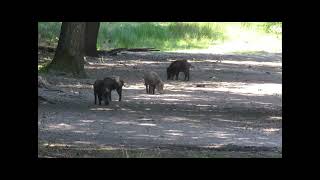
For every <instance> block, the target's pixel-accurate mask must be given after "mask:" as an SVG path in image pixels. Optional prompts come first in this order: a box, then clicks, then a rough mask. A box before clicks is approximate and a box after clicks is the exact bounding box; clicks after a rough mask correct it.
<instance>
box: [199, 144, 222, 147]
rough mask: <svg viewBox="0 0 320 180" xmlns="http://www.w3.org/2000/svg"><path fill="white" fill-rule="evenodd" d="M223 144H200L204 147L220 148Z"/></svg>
mask: <svg viewBox="0 0 320 180" xmlns="http://www.w3.org/2000/svg"><path fill="white" fill-rule="evenodd" d="M223 145H224V144H215V145H209V146H201V147H204V148H220V147H222V146H223Z"/></svg>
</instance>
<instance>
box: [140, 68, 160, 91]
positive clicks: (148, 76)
mask: <svg viewBox="0 0 320 180" xmlns="http://www.w3.org/2000/svg"><path fill="white" fill-rule="evenodd" d="M144 84H145V86H146V91H147V94H154V90H155V88H157V90H158V92H159V93H160V94H163V93H164V92H163V87H164V84H163V82H162V80H161V78H160V77H159V75H158V74H157V73H156V72H153V71H150V72H145V73H144Z"/></svg>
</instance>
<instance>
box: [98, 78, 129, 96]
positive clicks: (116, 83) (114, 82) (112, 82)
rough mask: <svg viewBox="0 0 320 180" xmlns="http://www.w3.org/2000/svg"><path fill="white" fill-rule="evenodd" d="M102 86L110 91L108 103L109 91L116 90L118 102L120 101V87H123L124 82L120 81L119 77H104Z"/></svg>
mask: <svg viewBox="0 0 320 180" xmlns="http://www.w3.org/2000/svg"><path fill="white" fill-rule="evenodd" d="M103 81H104V85H105V86H106V87H107V88H108V89H109V90H110V92H109V93H110V95H109V96H110V101H111V91H112V90H116V91H117V93H118V95H119V101H121V97H122V86H123V85H124V81H123V80H122V79H120V77H119V76H114V77H106V78H104V79H103Z"/></svg>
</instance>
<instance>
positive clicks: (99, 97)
mask: <svg viewBox="0 0 320 180" xmlns="http://www.w3.org/2000/svg"><path fill="white" fill-rule="evenodd" d="M101 99H102V97H101V95H98V100H99V105H101Z"/></svg>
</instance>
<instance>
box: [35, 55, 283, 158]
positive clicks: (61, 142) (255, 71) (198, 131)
mask: <svg viewBox="0 0 320 180" xmlns="http://www.w3.org/2000/svg"><path fill="white" fill-rule="evenodd" d="M52 57H53V54H52V53H51V54H50V53H49V54H48V53H42V52H39V59H38V60H39V63H43V62H45V61H48V60H49V59H50V58H52ZM178 59H187V60H188V61H189V62H190V63H191V64H192V66H193V67H192V68H191V71H190V81H183V80H182V79H183V77H184V76H183V73H181V74H180V80H179V81H167V80H166V68H167V67H168V66H169V64H170V62H171V61H174V60H178ZM220 59H222V61H221V62H217V60H220ZM86 60H87V62H88V64H86V66H85V70H86V72H87V75H88V78H86V79H75V78H72V77H68V76H54V75H49V74H42V75H41V76H43V77H44V78H46V80H47V81H48V82H49V83H50V84H51V85H52V87H54V89H55V90H52V89H46V88H38V94H39V95H41V96H42V97H44V98H46V99H47V100H49V101H50V102H39V104H38V105H39V106H38V157H282V54H281V53H275V54H271V53H267V52H260V53H257V54H252V55H236V54H224V55H213V54H187V53H161V52H152V53H151V52H150V53H125V54H120V55H118V56H112V57H111V56H110V57H106V56H105V57H102V58H91V57H86ZM147 70H153V71H155V72H157V73H158V74H159V75H160V77H161V78H162V80H163V81H164V83H165V94H159V93H156V94H155V95H148V94H146V91H145V86H144V84H143V79H142V77H143V75H142V74H143V71H147ZM113 75H117V76H120V77H121V78H122V79H123V80H124V81H125V86H124V87H123V92H122V101H120V102H119V101H118V95H117V93H116V92H112V100H113V101H112V102H111V104H110V105H108V106H105V105H102V106H99V105H94V96H93V87H92V84H93V83H94V81H95V80H96V79H102V78H104V77H107V76H113ZM198 84H202V85H204V87H197V85H198ZM99 149H100V150H101V151H99ZM81 150H83V151H81ZM114 150H118V151H114ZM139 150H140V151H139ZM114 152H115V153H114ZM128 153H129V154H128ZM130 153H131V154H130ZM111 154H112V155H111ZM137 154H138V155H137Z"/></svg>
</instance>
